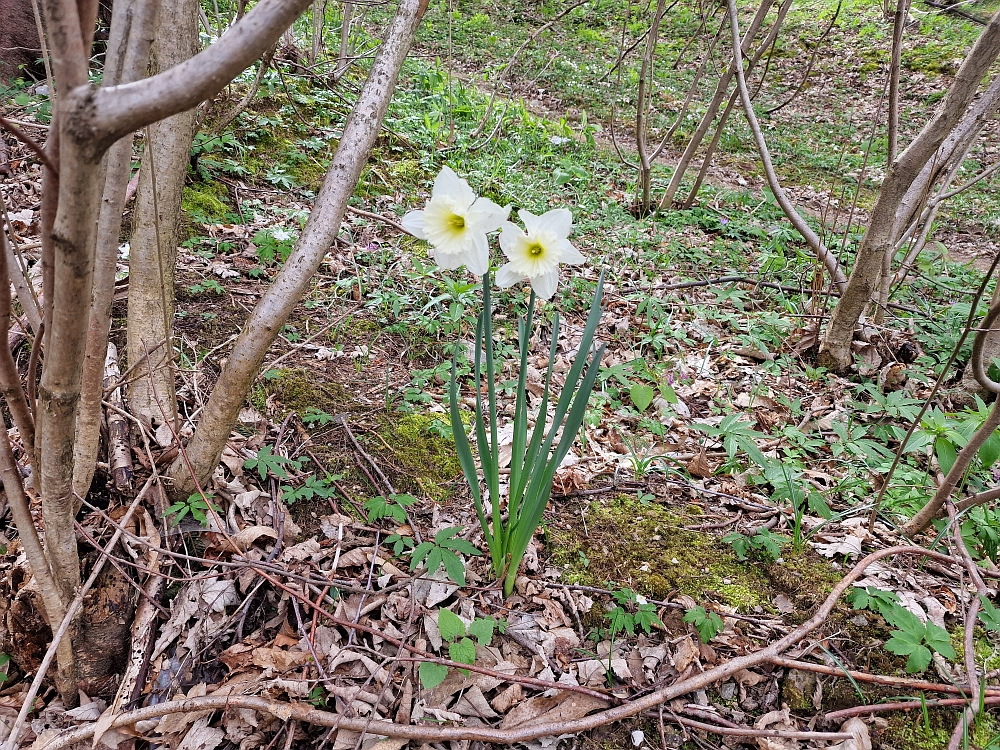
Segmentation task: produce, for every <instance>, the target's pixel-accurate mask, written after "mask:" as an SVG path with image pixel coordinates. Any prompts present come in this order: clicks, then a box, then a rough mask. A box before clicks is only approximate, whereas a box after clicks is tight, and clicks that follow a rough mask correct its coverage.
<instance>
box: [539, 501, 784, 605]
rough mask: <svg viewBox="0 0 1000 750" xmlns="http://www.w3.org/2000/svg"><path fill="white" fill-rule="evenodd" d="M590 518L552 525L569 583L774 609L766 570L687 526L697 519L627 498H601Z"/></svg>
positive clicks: (550, 536)
mask: <svg viewBox="0 0 1000 750" xmlns="http://www.w3.org/2000/svg"><path fill="white" fill-rule="evenodd" d="M585 515H586V528H584V522H583V518H581V517H580V516H579V515H577V517H576V520H575V521H574V522H572V523H570V524H568V526H569V528H566V526H564V525H560V526H559V527H557V526H554V525H553V526H549V527H548V528H547V529H546V540H547V543H548V546H549V549H550V550H551V551H552V557H551V561H552V563H554V564H555V565H558V566H559V567H561V568H564V569H566V573H567V576H566V580H567V581H570V582H573V583H585V584H588V585H595V586H603V585H605V584H606V583H608V582H609V581H610V582H612V583H613V584H614V585H618V586H627V587H629V588H632V589H634V590H636V591H638V592H639V593H641V594H643V595H645V596H650V597H654V598H657V599H662V598H664V597H666V596H667V595H669V594H670V593H671V592H675V591H677V592H680V593H683V594H688V595H689V596H692V597H694V598H695V599H697V600H699V601H700V600H704V599H705V598H706V597H709V598H715V599H718V600H720V601H724V602H726V603H728V604H729V605H731V606H733V607H736V608H737V609H739V610H741V611H747V610H750V609H752V608H753V607H755V606H769V604H770V596H769V594H768V584H767V580H766V579H765V578H764V577H763V576H762V575H761V574H760V572H759V566H757V565H754V564H752V563H742V562H740V561H739V560H737V559H736V555H735V554H734V553H733V551H732V549H731V548H730V547H729V546H728V545H724V544H722V543H721V542H719V541H717V540H716V539H714V538H713V537H712V536H711V535H708V534H703V533H701V532H697V531H690V530H688V529H685V528H684V525H685V524H688V523H692V521H691V519H685V518H683V517H680V516H677V515H675V514H674V513H672V512H670V511H669V510H667V509H666V508H665V507H664V506H662V505H658V504H655V503H649V504H646V505H643V504H641V503H640V502H639V500H638V499H637V498H635V497H629V496H626V495H620V496H618V497H616V498H613V499H608V500H597V501H595V502H593V503H591V504H590V507H589V508H587V510H586V513H585Z"/></svg>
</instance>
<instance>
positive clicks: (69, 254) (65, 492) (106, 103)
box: [0, 0, 308, 705]
mask: <svg viewBox="0 0 1000 750" xmlns="http://www.w3.org/2000/svg"><path fill="white" fill-rule="evenodd" d="M307 4H308V0H260V2H258V3H257V5H256V6H255V7H254V9H253V10H252V11H251V12H250V13H249V14H247V16H246V17H245V18H244V19H243V20H241V21H240V23H239V24H238V25H237V26H236V27H234V28H233V29H231V30H230V32H229V33H228V34H226V36H225V37H224V38H223V39H220V40H219V41H218V42H216V43H215V44H213V45H212V46H211V47H210V48H209V49H207V50H205V52H203V53H201V54H200V55H198V56H196V57H195V58H194V59H191V60H188V61H187V62H185V63H182V64H181V65H178V66H176V67H175V68H172V69H170V70H168V71H165V72H163V73H161V74H159V75H157V76H154V77H152V78H147V79H145V80H142V81H137V82H135V83H131V84H127V85H121V86H111V87H106V88H99V89H97V88H94V87H93V86H92V85H91V84H90V83H89V81H88V75H89V56H90V46H91V41H92V38H93V30H94V28H95V15H96V0H84V2H80V3H77V2H76V0H46V1H45V16H46V22H47V28H48V35H49V39H50V40H51V42H52V45H51V46H52V50H53V56H52V69H53V75H54V78H55V84H56V88H57V90H58V91H59V97H58V99H57V100H56V102H55V105H54V107H53V110H54V112H53V122H52V126H51V128H50V131H49V140H48V143H47V144H46V153H47V157H48V164H47V165H46V168H45V176H44V178H43V190H44V191H45V192H44V194H43V196H42V209H41V215H42V221H41V223H42V242H43V246H42V259H43V272H44V290H45V293H44V298H45V309H44V314H45V352H46V360H45V367H44V369H43V371H42V381H41V386H40V388H39V394H38V403H37V411H36V414H35V420H36V424H35V429H36V438H35V452H36V457H37V461H38V463H39V470H38V475H37V477H36V482H35V487H36V489H37V490H38V491H39V494H40V496H41V505H42V517H43V520H44V524H45V546H44V552H45V557H46V558H47V566H46V567H47V568H48V569H49V571H50V572H51V579H52V582H53V586H54V588H55V591H56V598H57V599H58V603H52V604H51V605H50V602H49V601H46V602H45V608H46V614H47V616H48V618H49V620H50V621H52V622H59V621H60V619H61V614H62V611H64V610H62V609H60V608H61V607H65V606H66V603H67V602H69V601H72V600H73V598H74V595H75V592H76V591H77V589H78V587H79V585H80V560H79V556H78V552H77V543H76V533H75V529H74V526H73V518H74V515H75V509H76V501H75V496H74V494H73V478H74V437H75V432H76V417H77V413H78V406H79V399H80V392H81V387H82V372H83V367H84V360H85V356H86V349H87V329H88V327H89V325H90V320H91V314H90V313H91V302H92V292H93V278H94V256H95V246H96V235H97V223H98V216H99V209H100V203H101V194H102V192H103V188H104V182H103V180H102V169H101V163H102V160H103V158H104V156H105V154H106V152H107V150H108V149H109V148H110V147H111V146H112V145H113V144H114V143H115V142H116V141H118V140H119V139H120V138H121V137H122V136H124V135H126V134H128V133H129V132H130V131H133V130H135V129H137V128H141V127H144V126H145V125H148V124H150V123H151V122H155V121H156V120H158V119H162V118H164V117H169V116H171V115H174V114H177V113H178V112H182V111H184V110H187V109H190V108H192V107H193V106H195V105H196V104H198V103H199V102H201V101H203V100H204V99H206V98H208V97H210V96H214V95H215V94H216V93H218V92H219V91H220V90H221V89H222V87H223V86H225V85H226V83H227V82H228V81H230V80H232V79H233V78H234V77H235V76H236V75H237V74H238V73H239V72H240V71H242V70H243V69H244V68H246V66H247V65H249V64H250V63H252V62H253V61H254V60H255V59H257V57H258V56H259V55H260V54H261V53H262V52H263V50H265V49H267V47H268V46H270V45H271V44H273V43H274V42H275V41H276V40H277V38H278V36H280V34H281V32H282V30H284V29H285V28H287V26H288V25H289V24H291V22H292V21H293V20H294V19H295V17H296V16H297V15H298V14H299V13H300V12H301V11H302V9H303V8H304V7H305V6H306V5H307ZM7 448H9V445H7ZM2 452H3V447H2V446H0V453H2ZM32 565H33V569H35V567H36V566H35V563H34V562H33V563H32ZM43 573H44V571H43V570H42V569H41V568H39V569H38V571H37V573H36V575H41V574H43ZM81 632H82V631H81V629H80V622H79V620H77V621H75V622H74V623H73V624H72V625H71V627H70V630H69V633H68V635H69V643H71V644H72V648H71V649H70V650H69V652H68V655H67V650H66V649H63V650H61V651H60V653H59V660H58V684H59V690H60V693H61V695H62V697H63V700H64V701H65V702H66V703H67V705H72V704H73V703H75V702H76V700H77V699H78V694H77V692H76V686H77V684H78V682H79V675H80V670H79V668H78V663H79V660H80V659H81V658H85V657H86V654H87V650H86V644H85V642H84V639H81V638H79V637H78V636H79V634H80V633H81ZM121 646H122V648H124V646H125V644H124V643H123V644H121ZM77 649H81V650H80V652H79V653H77Z"/></svg>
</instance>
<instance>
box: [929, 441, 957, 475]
mask: <svg viewBox="0 0 1000 750" xmlns="http://www.w3.org/2000/svg"><path fill="white" fill-rule="evenodd" d="M934 453H935V454H936V455H937V460H938V464H939V465H940V466H941V471H943V472H944V473H945V474H947V473H948V472H949V471H951V467H952V466H954V465H955V459H956V458H957V457H958V454H957V453H956V452H955V446H954V445H952V444H951V441H950V440H948V439H947V438H943V437H939V438H938V439H937V440H935V441H934Z"/></svg>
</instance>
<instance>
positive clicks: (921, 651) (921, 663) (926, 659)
mask: <svg viewBox="0 0 1000 750" xmlns="http://www.w3.org/2000/svg"><path fill="white" fill-rule="evenodd" d="M930 663H931V652H930V649H928V648H927V647H925V646H918V647H917V648H916V649H915V650H914V652H913V653H912V654H910V658H909V659H907V660H906V671H907V672H909V673H910V674H913V673H914V672H923V671H924V670H925V669H927V665H928V664H930Z"/></svg>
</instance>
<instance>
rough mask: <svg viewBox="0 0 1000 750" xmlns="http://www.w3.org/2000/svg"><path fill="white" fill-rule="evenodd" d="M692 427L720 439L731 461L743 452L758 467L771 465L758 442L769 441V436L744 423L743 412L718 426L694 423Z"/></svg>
mask: <svg viewBox="0 0 1000 750" xmlns="http://www.w3.org/2000/svg"><path fill="white" fill-rule="evenodd" d="M691 427H692V428H693V429H695V430H699V431H701V432H704V433H705V434H706V435H708V436H709V437H714V438H719V439H720V440H721V441H722V447H723V448H725V450H726V455H728V456H729V459H730V461H731V460H733V459H734V458H736V454H737V453H739V452H740V451H742V452H743V453H745V454H746V455H747V456H749V457H750V460H752V461H753V462H754V463H755V464H757V465H758V466H767V465H768V464H769V463H770V461H769V460H768V458H767V456H765V455H764V454H763V453H762V452H761V450H760V448H758V447H757V441H758V440H767V437H768V436H767V435H765V434H764V433H763V432H758V431H757V430H755V429H753V428H752V427H750V425H749V424H748V423H747V422H744V421H743V414H742V413H741V412H736V413H735V414H730V415H729V416H728V417H725V418H724V419H723V420H722V421H721V422H719V424H718V425H709V424H704V423H702V422H694V423H693V424H692V425H691Z"/></svg>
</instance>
